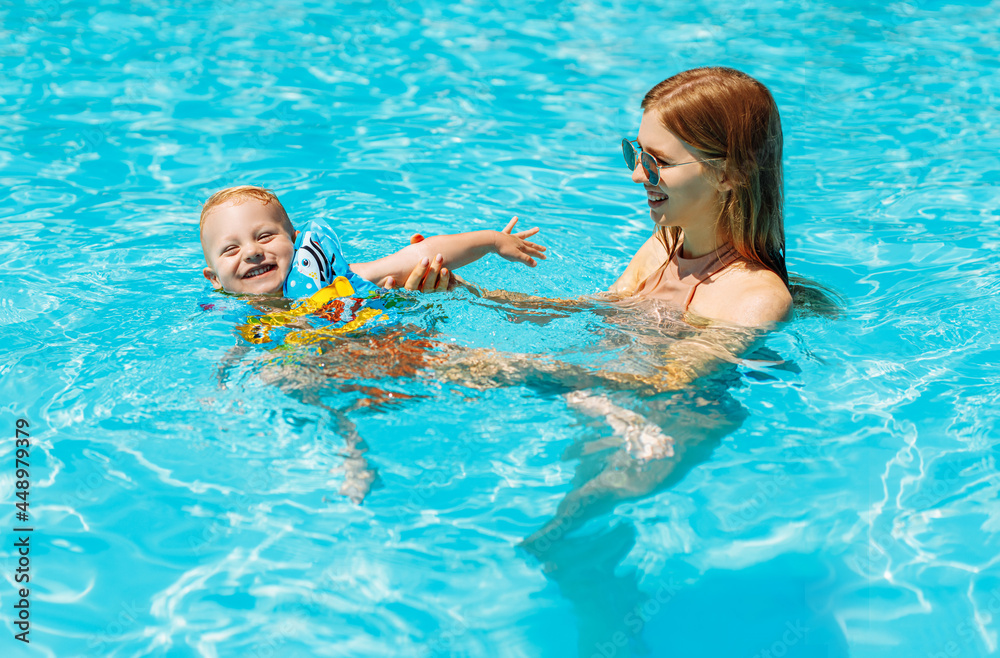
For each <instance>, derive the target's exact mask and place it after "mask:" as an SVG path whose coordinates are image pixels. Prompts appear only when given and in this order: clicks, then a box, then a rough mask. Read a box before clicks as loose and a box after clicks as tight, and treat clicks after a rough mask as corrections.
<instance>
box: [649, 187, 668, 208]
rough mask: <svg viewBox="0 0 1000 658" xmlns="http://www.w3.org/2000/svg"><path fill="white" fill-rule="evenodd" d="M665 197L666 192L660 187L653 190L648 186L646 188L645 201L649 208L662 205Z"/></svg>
mask: <svg viewBox="0 0 1000 658" xmlns="http://www.w3.org/2000/svg"><path fill="white" fill-rule="evenodd" d="M667 198H668V196H667V193H666V192H664V191H662V190H660V189H657V190H655V191H654V190H650V189H649V188H647V189H646V202H647V203H649V207H650V208H659V207H661V206H663V204H665V203H666V202H667Z"/></svg>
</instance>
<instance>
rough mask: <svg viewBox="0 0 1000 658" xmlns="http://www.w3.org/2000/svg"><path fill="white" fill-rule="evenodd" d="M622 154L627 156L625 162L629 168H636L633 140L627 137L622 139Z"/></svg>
mask: <svg viewBox="0 0 1000 658" xmlns="http://www.w3.org/2000/svg"><path fill="white" fill-rule="evenodd" d="M622 154H623V155H624V156H625V164H627V165H628V168H629V170H633V169H635V149H634V148H632V142H630V141H628V140H627V139H623V140H622Z"/></svg>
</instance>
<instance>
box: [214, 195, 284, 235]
mask: <svg viewBox="0 0 1000 658" xmlns="http://www.w3.org/2000/svg"><path fill="white" fill-rule="evenodd" d="M248 199H253V200H254V201H259V202H260V204H261V205H262V206H266V205H268V204H269V203H274V204H275V205H276V206H277V207H278V210H279V211H280V214H281V220H282V222H283V223H284V225H285V229H286V230H287V231H288V234H289V235H292V234H293V233H294V231H295V229H294V228H293V227H292V220H290V219H289V218H288V213H287V212H285V207H284V206H283V205H281V202H280V201H278V197H277V196H276V195H275V194H274V192H272V191H271V190H269V189H267V188H264V187H257V186H256V185H237V186H235V187H227V188H226V189H224V190H219V191H218V192H216V193H215V194H213V195H212V196H211V197H209V199H208V201H206V202H205V206H204V207H203V208H202V209H201V221H200V222H199V226H198V230H199V232H201V231H204V230H205V218H206V217H207V216H208V214H209V213H211V212H212V211H213V210H215V209H216V208H218V207H219V206H221V205H222V204H224V203H226V202H229V201H232V202H233V204H234V205H239V204H240V203H243V202H244V201H246V200H248Z"/></svg>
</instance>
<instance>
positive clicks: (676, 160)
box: [632, 112, 726, 229]
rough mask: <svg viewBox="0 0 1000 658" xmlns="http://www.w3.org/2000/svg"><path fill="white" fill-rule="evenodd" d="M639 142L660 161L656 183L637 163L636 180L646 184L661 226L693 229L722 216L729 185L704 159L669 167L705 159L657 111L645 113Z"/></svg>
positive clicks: (656, 221)
mask: <svg viewBox="0 0 1000 658" xmlns="http://www.w3.org/2000/svg"><path fill="white" fill-rule="evenodd" d="M638 140H639V145H640V146H642V150H643V151H645V152H646V153H649V154H650V155H651V156H653V157H654V158H656V161H657V162H658V163H659V164H660V181H659V183H658V184H657V185H652V184H651V183H650V182H649V178H648V177H647V176H646V171H645V170H644V169H643V168H642V166H641V165H639V164H636V167H635V169H634V170H633V171H632V180H633V181H635V182H636V183H642V186H643V187H644V188H645V189H646V201H647V202H648V203H649V216H650V218H651V219H652V220H653V223H654V224H656V225H657V226H679V227H680V228H682V229H690V228H695V227H698V226H702V225H705V223H708V224H714V223H715V221H716V220H717V219H718V217H719V212H720V210H721V206H722V201H723V192H724V189H725V187H726V186H725V185H724V184H722V183H720V182H719V180H718V176H717V175H716V174H715V172H713V171H712V170H709V169H706V168H705V165H703V164H701V163H700V162H698V163H695V164H685V165H684V166H682V167H668V166H667V165H676V164H680V163H682V162H693V161H695V160H703V159H704V154H701V153H698V152H696V151H695V150H694V149H693V147H691V146H689V145H687V144H685V143H684V142H682V141H681V140H680V138H678V137H677V135H675V134H674V133H672V132H670V131H669V130H667V129H666V128H665V127H664V126H663V124H662V123H661V122H660V119H659V118H658V116H657V113H655V112H644V113H643V115H642V123H641V124H640V125H639V137H638Z"/></svg>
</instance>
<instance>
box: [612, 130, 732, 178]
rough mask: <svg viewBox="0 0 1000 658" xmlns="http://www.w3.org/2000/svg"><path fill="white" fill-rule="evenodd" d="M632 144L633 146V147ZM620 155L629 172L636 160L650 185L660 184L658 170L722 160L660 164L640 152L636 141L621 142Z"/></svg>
mask: <svg viewBox="0 0 1000 658" xmlns="http://www.w3.org/2000/svg"><path fill="white" fill-rule="evenodd" d="M633 144H634V146H633ZM622 153H623V154H624V155H625V164H627V165H628V170H629V171H635V163H636V160H638V161H639V162H640V163H641V164H642V169H643V171H645V172H646V178H648V179H649V184H650V185H659V184H660V169H670V168H671V167H680V166H683V165H688V164H694V163H696V162H708V161H710V160H722V159H723V158H707V159H705V160H692V161H691V162H680V163H678V164H672V165H667V164H660V163H659V162H657V161H656V158H654V157H653V156H651V155H650V154H649V153H646V152H645V151H643V150H642V147H641V146H639V141H638V140H635V139H633V140H631V141H630V140H628V139H623V140H622Z"/></svg>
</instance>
